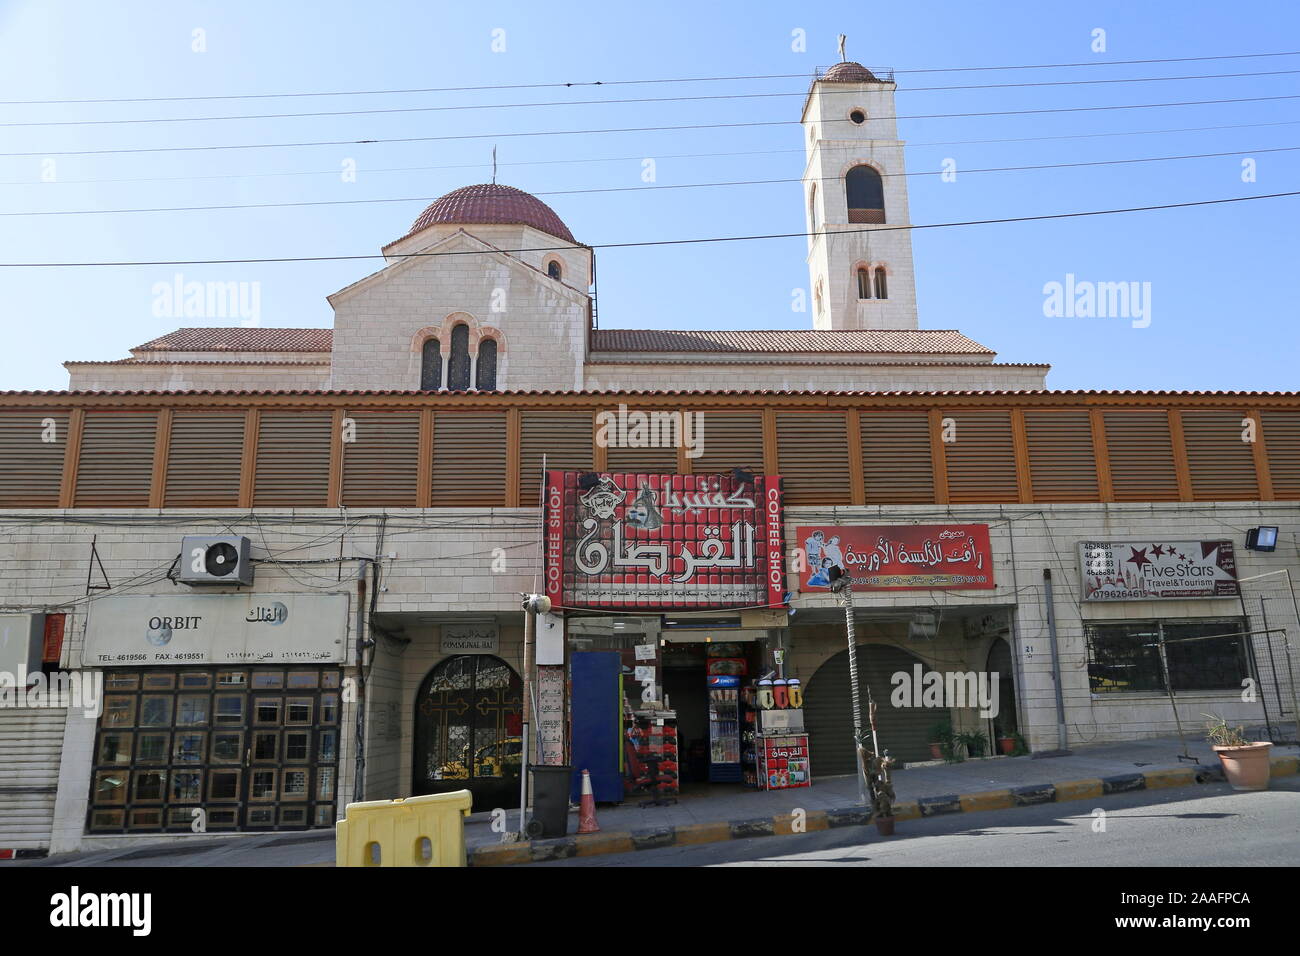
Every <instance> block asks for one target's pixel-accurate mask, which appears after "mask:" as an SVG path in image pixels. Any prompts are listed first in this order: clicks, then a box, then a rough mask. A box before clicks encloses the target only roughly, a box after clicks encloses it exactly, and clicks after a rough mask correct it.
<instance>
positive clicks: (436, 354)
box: [420, 338, 442, 392]
mask: <svg viewBox="0 0 1300 956" xmlns="http://www.w3.org/2000/svg"><path fill="white" fill-rule="evenodd" d="M440 388H442V343H440V342H439V341H438V340H437V339H432V338H430V339H425V340H424V346H423V347H422V348H421V349H420V391H422V392H436V391H437V390H438V389H440Z"/></svg>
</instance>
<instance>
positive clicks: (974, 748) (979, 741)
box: [957, 730, 988, 759]
mask: <svg viewBox="0 0 1300 956" xmlns="http://www.w3.org/2000/svg"><path fill="white" fill-rule="evenodd" d="M957 740H958V741H959V742H960V743H962V744H965V746H966V756H968V757H970V758H971V759H974V758H976V757H983V756H984V745H985V744H986V743H987V742H988V741H986V740H985V739H984V735H983V734H981V733H979V732H978V731H974V730H972V731H970V732H968V733H964V734H958V735H957Z"/></svg>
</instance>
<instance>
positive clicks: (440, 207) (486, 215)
mask: <svg viewBox="0 0 1300 956" xmlns="http://www.w3.org/2000/svg"><path fill="white" fill-rule="evenodd" d="M434 223H449V224H452V225H463V224H467V223H497V224H506V225H510V224H516V223H517V224H521V225H525V226H532V227H533V228H534V229H540V230H541V231H542V232H544V233H546V234H547V235H550V236H555V237H557V238H559V239H563V240H565V241H566V242H575V243H576V242H577V240H576V239H574V238H573V233H571V232H569V227H568V226H566V225H565V224H564V223H563V221H561V219H560V217H559V216H557V215H556V214H555V210H554V209H552V208H551V207H550V206H548V205H546V203H544V202H542V201H541V200H540V199H538V198H537V197H536V196H534V195H532V194H530V193H526V192H524V191H523V190H522V189H516V188H515V187H513V186H503V185H501V184H500V183H478V184H477V185H474V186H462V187H461V188H460V189H454V190H452V191H451V192H449V193H447V195H445V196H442V197H439V198H438V199H435V200H434V201H433V202H432V203H431V204H430V205H429V207H428V208H427V209H425V210H424V212H422V213H420V215H419V218H417V219H416V220H415V222H414V223H412V224H411V228H410V230H409V231H408V232H407V233H406V235H407V236H413V235H415V233H417V232H419V231H420V230H421V229H426V228H428V227H429V226H432V225H433V224H434ZM402 238H406V237H405V236H403V237H402Z"/></svg>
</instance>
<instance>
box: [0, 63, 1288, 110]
mask: <svg viewBox="0 0 1300 956" xmlns="http://www.w3.org/2000/svg"><path fill="white" fill-rule="evenodd" d="M1283 56H1300V50H1293V51H1284V52H1277V53H1228V54H1219V55H1215V56H1183V57H1164V58H1158V59H1141V60H1087V61H1083V62H1075V63H1030V64H1019V65H1015V66H950V67H934V68H929V69H912V70H893V69H890V70H885V69H884V68H882V67H876V68H873V72H881V73H884V72H889V73H894V74H903V75H912V74H917V73H971V72H987V71H998V70H1047V69H1066V68H1073V67H1097V66H1133V65H1138V64H1151V63H1204V62H1209V61H1218V60H1252V59H1266V58H1270V57H1283ZM810 78H811V77H810V74H807V73H769V74H754V75H748V76H687V77H667V78H656V79H647V80H585V81H569V82H554V83H511V84H492V85H484V86H441V87H417V88H410V89H389V90H334V91H319V90H317V91H306V92H304V91H297V92H290V93H231V94H217V95H207V96H137V97H115V98H101V99H54V100H0V106H55V105H63V104H94V103H174V102H198V101H206V100H255V99H285V98H293V97H308V96H383V95H390V94H409V93H480V92H487V91H493V90H539V89H562V88H572V87H575V86H641V85H648V84H660V83H717V82H739V81H748V80H791V79H810Z"/></svg>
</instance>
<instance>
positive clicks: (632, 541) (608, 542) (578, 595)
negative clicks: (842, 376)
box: [545, 471, 785, 610]
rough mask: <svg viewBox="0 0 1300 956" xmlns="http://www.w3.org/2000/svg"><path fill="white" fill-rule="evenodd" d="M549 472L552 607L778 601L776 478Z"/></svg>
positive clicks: (781, 588)
mask: <svg viewBox="0 0 1300 956" xmlns="http://www.w3.org/2000/svg"><path fill="white" fill-rule="evenodd" d="M580 474H581V473H580V472H574V471H548V472H547V474H546V499H545V500H546V506H545V510H546V515H545V518H546V593H547V596H548V597H550V599H551V602H552V603H553V604H554V605H555V606H557V607H569V608H622V609H642V610H664V609H671V608H693V609H694V608H700V609H705V608H735V607H758V606H769V605H779V604H781V602H782V600H783V597H784V593H785V565H784V562H783V560H782V549H783V547H784V539H783V536H784V526H783V523H782V511H783V502H782V497H781V479H780V477H779V476H776V475H758V476H755V478H754V480H753V482H752V483H750V482H745V483H739V482H737V481H736V480H735V479H734V478H733V477H731V476H730V475H651V474H599V475H596V476H595V478H596V479H597V480H596V482H595V483H594V484H592V485H591V486H590V487H588V488H579V487H578V478H579V475H580Z"/></svg>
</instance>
